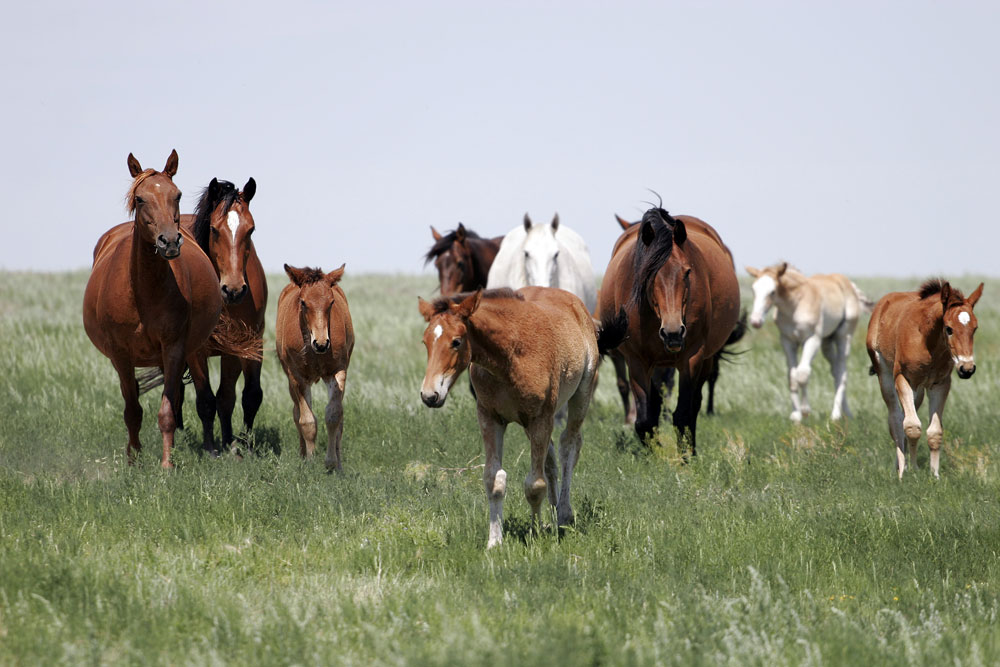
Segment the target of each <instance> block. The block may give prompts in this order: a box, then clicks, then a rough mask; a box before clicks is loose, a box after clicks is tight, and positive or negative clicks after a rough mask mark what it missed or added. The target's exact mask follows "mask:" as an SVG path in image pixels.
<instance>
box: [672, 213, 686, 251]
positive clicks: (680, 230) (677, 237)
mask: <svg viewBox="0 0 1000 667" xmlns="http://www.w3.org/2000/svg"><path fill="white" fill-rule="evenodd" d="M673 232H674V243H676V244H677V245H681V244H682V243H684V241H686V240H687V237H688V232H687V227H685V226H684V223H683V222H681V221H680V220H678V219H677V218H674V225H673Z"/></svg>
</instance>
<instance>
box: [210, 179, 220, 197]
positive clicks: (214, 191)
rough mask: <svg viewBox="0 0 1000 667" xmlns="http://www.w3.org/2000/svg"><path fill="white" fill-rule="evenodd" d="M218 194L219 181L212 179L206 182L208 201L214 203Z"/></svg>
mask: <svg viewBox="0 0 1000 667" xmlns="http://www.w3.org/2000/svg"><path fill="white" fill-rule="evenodd" d="M218 193H219V179H217V178H213V179H212V180H211V181H209V182H208V201H215V199H216V197H217V196H218Z"/></svg>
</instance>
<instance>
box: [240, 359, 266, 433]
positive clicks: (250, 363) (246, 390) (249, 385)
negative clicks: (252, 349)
mask: <svg viewBox="0 0 1000 667" xmlns="http://www.w3.org/2000/svg"><path fill="white" fill-rule="evenodd" d="M240 363H241V364H242V366H243V401H242V402H243V428H244V429H245V430H246V432H247V434H248V435H249V434H250V432H251V431H253V423H254V420H255V419H256V418H257V411H258V410H260V405H261V403H263V402H264V392H263V390H262V389H261V388H260V369H261V365H262V364H261V362H259V361H257V360H256V359H241V360H240Z"/></svg>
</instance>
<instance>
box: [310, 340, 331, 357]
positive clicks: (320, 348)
mask: <svg viewBox="0 0 1000 667" xmlns="http://www.w3.org/2000/svg"><path fill="white" fill-rule="evenodd" d="M312 349H313V352H315V353H316V354H323V353H324V352H326V351H327V350H329V349H330V341H329V340H326V341H323V342H322V343H321V342H319V341H318V340H316V339H313V342H312Z"/></svg>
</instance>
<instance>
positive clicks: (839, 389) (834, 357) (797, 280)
mask: <svg viewBox="0 0 1000 667" xmlns="http://www.w3.org/2000/svg"><path fill="white" fill-rule="evenodd" d="M747 273H749V274H750V275H751V276H753V278H754V281H753V288H752V289H753V312H752V313H751V314H750V325H751V326H753V327H754V328H755V329H759V328H761V327H762V326H763V325H764V319H765V318H766V317H767V313H768V311H769V310H771V308H772V306H773V307H775V308H776V309H777V314H776V315H775V318H774V321H775V324H777V325H778V331H780V332H781V347H783V348H784V350H785V357H786V358H787V360H788V387H789V390H790V391H791V394H792V414H791V416H790V417H791V420H792V421H794V422H801V421H802V418H803V417H806V416H808V415H809V413H810V411H811V408H810V407H809V398H808V395H807V394H806V387H807V385H808V383H809V375H810V373H811V371H812V360H813V357H815V356H816V353H817V352H819V350H820V349H821V348H822V350H823V356H824V357H826V360H827V361H829V362H830V373H831V374H832V375H833V386H834V396H833V410H832V411H831V413H830V419H833V420H837V419H840V417H841V415H846V416H848V417H850V416H851V410H850V408H848V407H847V357H848V355H849V353H850V351H851V338H852V337H853V336H854V330H855V329H856V328H857V326H858V316H859V315H860V313H861V312H862V311H870V310H871V308H872V302H871V301H869V300H868V297H866V296H865V295H864V294H862V293H861V290H859V289H858V286H857V285H855V284H854V283H852V282H851V281H850V280H849V279H848V278H847V277H845V276H843V275H841V274H839V273H831V274H829V275H814V276H810V277H808V278H807V277H806V276H804V275H803V274H802V273H800V272H799V271H798V270H797V269H795V268H792V267H789V266H788V262H782V263H781V264H775V265H774V266H769V267H767V268H766V269H764V270H758V269H755V268H753V267H750V266H748V267H747ZM800 348H801V349H802V358H801V359H797V357H798V354H799V349H800Z"/></svg>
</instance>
